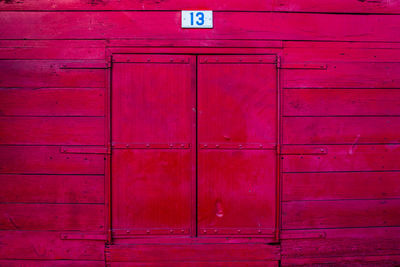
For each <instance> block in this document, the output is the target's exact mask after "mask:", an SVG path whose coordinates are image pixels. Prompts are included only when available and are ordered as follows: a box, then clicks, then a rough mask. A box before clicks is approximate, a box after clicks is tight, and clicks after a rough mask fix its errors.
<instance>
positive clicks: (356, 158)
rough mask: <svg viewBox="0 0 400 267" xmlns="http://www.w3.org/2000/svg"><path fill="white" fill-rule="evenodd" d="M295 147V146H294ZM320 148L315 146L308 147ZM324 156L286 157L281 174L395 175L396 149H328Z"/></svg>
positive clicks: (386, 147) (397, 154)
mask: <svg viewBox="0 0 400 267" xmlns="http://www.w3.org/2000/svg"><path fill="white" fill-rule="evenodd" d="M293 147H295V146H293ZM309 147H310V148H313V147H318V148H319V147H321V146H318V145H313V146H311V145H310V146H309ZM324 147H325V148H327V154H325V155H285V156H282V158H283V171H284V172H332V171H391V170H392V171H394V170H395V171H398V170H400V164H399V161H398V160H397V159H398V157H399V154H400V146H398V145H357V144H354V145H328V146H324Z"/></svg>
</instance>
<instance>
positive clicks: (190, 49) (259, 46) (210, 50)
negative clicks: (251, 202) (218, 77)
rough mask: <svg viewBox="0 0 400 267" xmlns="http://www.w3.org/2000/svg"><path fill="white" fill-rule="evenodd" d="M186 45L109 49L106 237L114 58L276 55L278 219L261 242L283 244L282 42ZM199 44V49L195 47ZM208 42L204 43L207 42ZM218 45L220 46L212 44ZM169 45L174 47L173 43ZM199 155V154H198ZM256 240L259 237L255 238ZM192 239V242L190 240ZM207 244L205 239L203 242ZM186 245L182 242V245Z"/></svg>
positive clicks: (123, 44) (132, 44) (128, 43)
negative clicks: (271, 232)
mask: <svg viewBox="0 0 400 267" xmlns="http://www.w3.org/2000/svg"><path fill="white" fill-rule="evenodd" d="M180 41H181V42H183V43H184V44H183V46H180V47H176V46H173V45H172V44H167V45H165V44H162V43H163V42H167V43H168V41H165V40H157V41H154V40H152V41H146V40H144V41H142V42H144V43H146V42H147V44H152V45H154V44H155V43H156V42H159V43H161V45H160V46H144V44H142V43H140V42H137V41H136V40H135V41H132V40H122V41H118V40H116V41H114V42H112V43H111V44H110V45H109V46H107V47H106V61H107V72H106V93H105V138H106V144H105V145H106V151H107V153H106V156H105V170H104V173H105V177H104V178H105V179H104V180H105V184H104V186H105V187H104V194H105V198H104V199H105V232H106V233H105V234H106V243H107V244H112V243H113V238H112V226H111V224H112V215H111V209H112V203H111V190H112V189H111V185H112V172H111V157H112V155H111V152H112V149H111V146H112V144H111V131H112V129H111V125H112V124H111V117H112V116H111V115H112V114H111V112H112V110H111V108H112V107H111V103H112V100H111V96H112V64H113V56H114V55H116V54H183V55H195V56H197V55H275V56H276V62H275V66H276V84H277V88H276V90H277V98H276V103H277V125H276V129H277V135H276V136H277V140H276V159H277V160H276V164H277V166H276V170H277V171H276V200H275V204H276V215H275V220H276V221H275V232H274V236H273V237H272V238H270V239H268V240H266V239H265V238H261V237H260V239H261V240H262V242H264V243H265V242H267V243H278V242H279V241H280V232H281V225H282V222H281V218H282V216H281V195H282V184H281V183H282V177H281V176H282V159H281V154H282V106H283V105H282V90H281V79H282V77H281V76H282V75H281V72H280V69H281V57H282V50H283V49H282V48H283V46H282V42H279V41H246V40H243V41H240V40H237V41H235V40H210V41H207V42H208V43H207V45H210V44H211V45H213V46H212V47H210V46H204V44H202V43H201V40H194V41H193V40H187V41H186V40H180ZM193 42H194V43H195V46H192V45H193ZM203 42H204V41H203ZM212 42H216V44H212ZM169 43H174V42H172V41H169ZM195 152H196V153H197V150H195ZM232 238H235V240H237V242H238V243H241V242H248V240H247V239H245V238H241V237H232ZM255 238H256V237H255ZM162 239H164V240H168V242H171V239H173V238H165V237H163V238H157V240H159V241H161V242H162ZM190 239H192V238H190ZM201 239H202V242H204V239H205V238H201ZM225 239H226V238H207V242H210V243H216V242H218V243H220V242H221V241H222V242H224V240H225ZM180 242H182V241H180Z"/></svg>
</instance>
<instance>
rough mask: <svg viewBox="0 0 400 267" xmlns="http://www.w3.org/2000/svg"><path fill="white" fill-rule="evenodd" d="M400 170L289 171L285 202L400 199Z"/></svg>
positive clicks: (284, 189)
mask: <svg viewBox="0 0 400 267" xmlns="http://www.w3.org/2000/svg"><path fill="white" fill-rule="evenodd" d="M399 180H400V173H399V172H350V173H349V172H347V173H346V172H328V173H285V174H284V175H283V185H282V190H283V193H282V194H283V195H282V197H283V201H296V200H334V199H386V198H400V183H399Z"/></svg>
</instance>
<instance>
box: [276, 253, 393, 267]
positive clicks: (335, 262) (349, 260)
mask: <svg viewBox="0 0 400 267" xmlns="http://www.w3.org/2000/svg"><path fill="white" fill-rule="evenodd" d="M399 264H400V256H398V255H388V256H360V257H357V256H353V257H351V256H350V257H330V258H329V257H327V258H303V259H299V258H292V259H283V260H282V262H281V266H310V267H313V266H315V267H317V266H318V267H321V266H322V267H323V266H343V267H352V266H365V267H375V266H381V267H392V266H397V265H399Z"/></svg>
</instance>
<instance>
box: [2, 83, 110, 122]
mask: <svg viewBox="0 0 400 267" xmlns="http://www.w3.org/2000/svg"><path fill="white" fill-rule="evenodd" d="M104 95H105V89H104V88H0V114H1V115H2V116H104V115H105V109H104V104H105V96H104Z"/></svg>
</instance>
